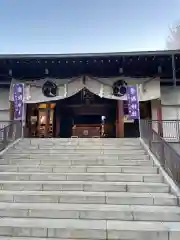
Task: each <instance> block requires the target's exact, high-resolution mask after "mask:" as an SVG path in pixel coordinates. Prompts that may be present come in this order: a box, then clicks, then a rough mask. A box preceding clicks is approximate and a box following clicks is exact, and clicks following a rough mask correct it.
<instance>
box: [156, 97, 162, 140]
mask: <svg viewBox="0 0 180 240" xmlns="http://www.w3.org/2000/svg"><path fill="white" fill-rule="evenodd" d="M157 121H158V134H159V135H160V136H162V135H163V126H162V106H161V100H157Z"/></svg>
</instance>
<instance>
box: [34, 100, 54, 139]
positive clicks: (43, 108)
mask: <svg viewBox="0 0 180 240" xmlns="http://www.w3.org/2000/svg"><path fill="white" fill-rule="evenodd" d="M54 107H55V104H51V103H48V104H40V105H39V110H38V137H42V138H43V137H53V136H54Z"/></svg>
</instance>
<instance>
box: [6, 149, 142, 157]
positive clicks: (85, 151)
mask: <svg viewBox="0 0 180 240" xmlns="http://www.w3.org/2000/svg"><path fill="white" fill-rule="evenodd" d="M92 149H93V148H91V147H90V148H89V149H76V148H74V149H67V148H63V149H60V150H58V149H52V148H51V149H27V150H26V149H19V150H17V149H14V150H13V154H44V155H46V154H47V155H51V154H91V153H92ZM93 154H96V155H97V154H112V155H113V154H118V155H120V156H122V155H129V156H132V155H134V154H139V155H144V154H146V153H145V151H144V150H130V149H128V150H123V149H102V148H100V149H93ZM9 155H10V152H9Z"/></svg>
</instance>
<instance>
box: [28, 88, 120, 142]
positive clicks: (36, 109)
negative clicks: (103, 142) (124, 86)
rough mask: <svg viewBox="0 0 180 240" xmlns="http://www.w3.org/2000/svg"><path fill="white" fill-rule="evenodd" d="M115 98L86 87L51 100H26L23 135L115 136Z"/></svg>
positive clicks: (62, 136) (65, 136) (63, 136)
mask: <svg viewBox="0 0 180 240" xmlns="http://www.w3.org/2000/svg"><path fill="white" fill-rule="evenodd" d="M116 108H117V101H116V100H109V99H105V98H100V97H99V96H97V95H95V94H93V93H91V92H90V91H88V90H87V89H82V90H81V91H80V92H78V93H77V94H75V95H73V96H71V97H69V98H66V99H62V100H58V101H55V102H51V103H41V104H29V105H28V107H27V132H28V133H27V135H28V136H31V137H61V138H69V137H81V138H82V137H116Z"/></svg>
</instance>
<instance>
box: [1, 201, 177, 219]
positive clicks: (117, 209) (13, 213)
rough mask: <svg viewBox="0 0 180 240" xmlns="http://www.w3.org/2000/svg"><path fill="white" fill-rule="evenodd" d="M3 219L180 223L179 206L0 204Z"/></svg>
mask: <svg viewBox="0 0 180 240" xmlns="http://www.w3.org/2000/svg"><path fill="white" fill-rule="evenodd" d="M0 216H1V217H16V218H21V217H23V218H46V219H48V218H51V219H61V218H63V219H66V218H68V219H89V220H98V219H99V220H121V221H133V220H134V221H162V222H173V221H176V222H180V208H179V207H177V206H140V205H136V206H134V205H131V206H130V205H110V204H98V205H97V204H75V203H73V204H71V203H68V204H65V203H61V204H59V203H3V202H1V203H0Z"/></svg>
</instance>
